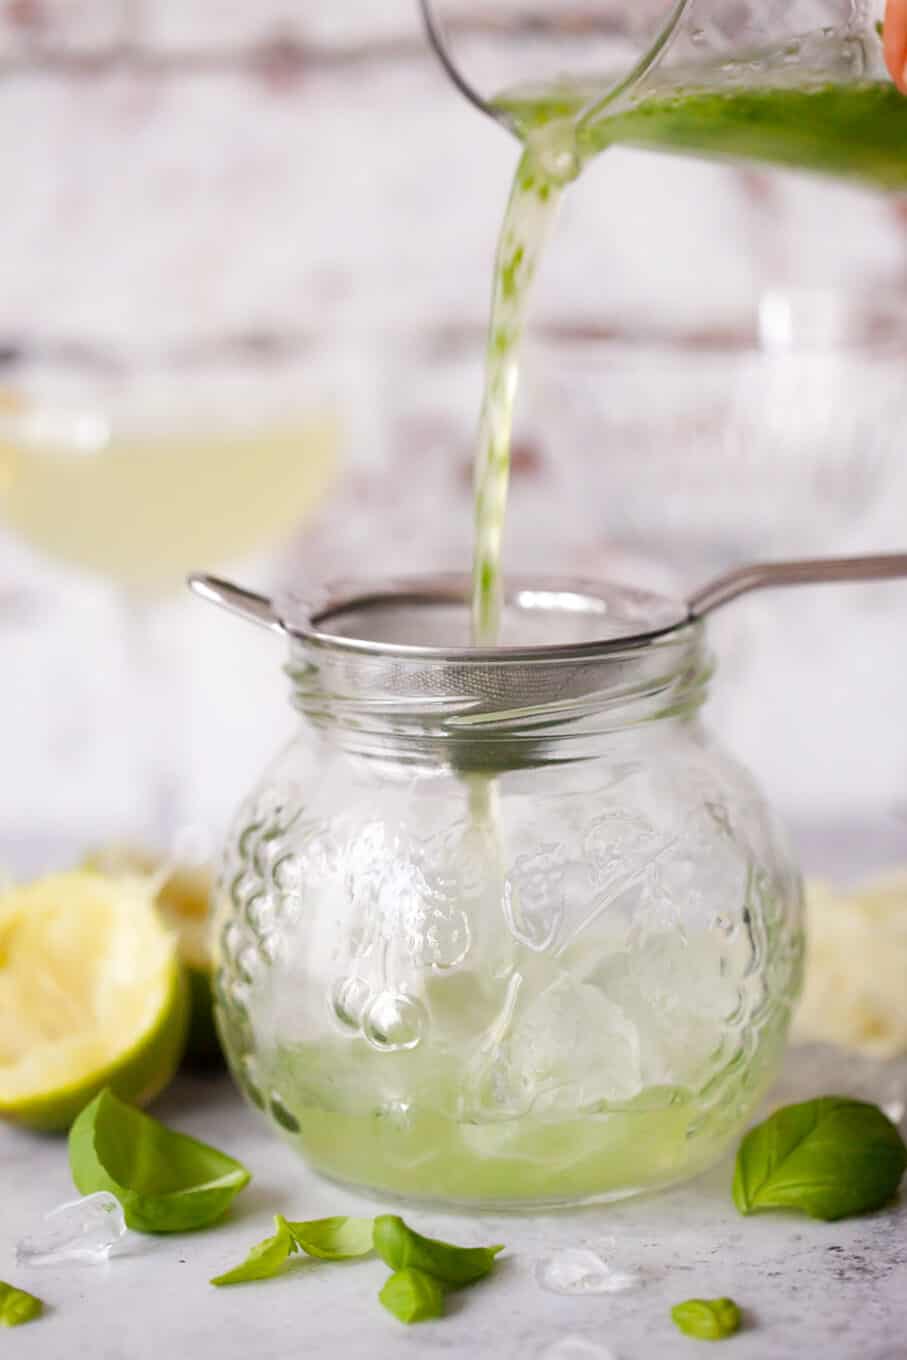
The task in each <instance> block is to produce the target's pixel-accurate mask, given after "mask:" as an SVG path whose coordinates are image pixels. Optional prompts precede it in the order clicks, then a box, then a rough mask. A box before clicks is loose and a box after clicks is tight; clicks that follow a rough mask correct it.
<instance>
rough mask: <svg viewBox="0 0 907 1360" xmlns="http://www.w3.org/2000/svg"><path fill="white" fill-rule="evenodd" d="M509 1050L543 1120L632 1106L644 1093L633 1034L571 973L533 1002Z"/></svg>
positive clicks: (616, 1010)
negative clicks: (549, 1116) (620, 1104)
mask: <svg viewBox="0 0 907 1360" xmlns="http://www.w3.org/2000/svg"><path fill="white" fill-rule="evenodd" d="M506 1049H507V1056H508V1059H509V1065H510V1067H511V1068H512V1069H513V1070H514V1071H515V1072H517V1073H519V1074H520V1076H521V1079H522V1083H523V1085H524V1087H525V1089H526V1090H527V1091H528V1092H530V1093H531V1105H532V1108H533V1109H535V1110H537V1111H538V1112H540V1113H541V1112H551V1111H556V1112H558V1113H575V1112H577V1111H579V1110H582V1109H589V1108H592V1107H595V1106H597V1105H600V1104H603V1103H608V1102H612V1101H613V1102H617V1101H623V1100H629V1099H631V1098H632V1097H633V1096H635V1095H637V1094H638V1093H639V1091H640V1089H641V1086H642V1080H641V1071H640V1060H639V1039H638V1036H637V1033H636V1030H635V1028H634V1026H633V1025H632V1024H631V1023H630V1022H629V1021H628V1019H627V1017H626V1015H625V1014H624V1012H623V1010H622V1009H621V1007H620V1006H618V1005H615V1004H614V1003H613V1002H612V1001H611V1000H609V998H608V997H606V996H605V994H604V993H603V992H602V991H601V990H600V989H599V988H598V987H593V986H589V985H588V984H587V983H582V982H577V981H576V979H575V978H573V977H571V976H570V974H568V973H564V972H562V973H561V974H560V975H559V976H558V977H557V978H556V979H555V980H554V981H553V982H552V983H551V984H550V985H549V986H548V987H546V988H545V990H544V991H542V992H541V993H539V995H538V996H536V997H535V998H534V999H533V1000H532V1001H531V1002H530V1004H529V1005H528V1006H527V1008H526V1010H525V1011H524V1013H523V1015H522V1017H521V1018H519V1019H518V1020H517V1021H516V1022H515V1024H514V1027H513V1032H512V1035H511V1036H510V1038H509V1040H508V1041H507V1044H506Z"/></svg>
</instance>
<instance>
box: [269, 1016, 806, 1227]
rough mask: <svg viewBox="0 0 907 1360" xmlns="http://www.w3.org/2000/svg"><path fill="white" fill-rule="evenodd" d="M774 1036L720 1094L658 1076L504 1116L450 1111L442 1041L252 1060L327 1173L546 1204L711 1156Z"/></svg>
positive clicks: (733, 1126) (452, 1101) (449, 1197)
mask: <svg viewBox="0 0 907 1360" xmlns="http://www.w3.org/2000/svg"><path fill="white" fill-rule="evenodd" d="M782 1042H783V1038H782V1029H781V1026H780V1025H778V1024H777V1023H775V1024H773V1025H772V1026H770V1027H769V1028H768V1029H767V1030H766V1031H765V1033H764V1034H763V1035H762V1036H761V1042H760V1045H759V1048H758V1051H757V1052H756V1054H755V1056H749V1055H748V1056H747V1058H746V1060H745V1061H742V1060H741V1061H739V1062H738V1063H737V1064H736V1065H735V1064H734V1063H731V1064H730V1066H729V1067H728V1069H726V1070H725V1071H724V1072H723V1073H722V1075H721V1079H720V1086H721V1089H720V1098H716V1094H717V1093H716V1091H711V1092H704V1093H698V1094H697V1093H695V1092H693V1091H691V1090H689V1089H685V1088H683V1087H661V1086H656V1087H650V1088H648V1089H644V1090H642V1091H641V1092H639V1093H638V1094H637V1095H636V1096H634V1097H632V1098H630V1099H627V1100H626V1101H624V1102H622V1103H620V1104H618V1105H615V1107H614V1108H613V1109H609V1108H607V1107H606V1105H605V1104H600V1105H598V1106H596V1107H594V1108H590V1109H586V1110H576V1111H575V1112H574V1113H572V1114H571V1113H570V1112H569V1110H568V1106H569V1100H568V1099H564V1100H563V1101H560V1102H558V1101H555V1108H549V1109H548V1110H546V1111H536V1110H529V1111H527V1112H526V1113H524V1114H522V1115H520V1116H515V1117H510V1118H504V1117H497V1118H495V1117H492V1116H491V1115H490V1114H489V1117H487V1118H482V1117H481V1116H478V1115H476V1114H475V1113H470V1114H469V1115H468V1117H464V1114H461V1115H460V1117H458V1116H457V1113H456V1107H457V1105H458V1103H459V1104H462V1093H463V1091H464V1089H467V1088H468V1085H469V1075H468V1073H467V1072H465V1071H464V1064H465V1061H466V1059H465V1058H464V1057H459V1058H456V1057H454V1056H453V1055H449V1054H444V1053H439V1052H438V1051H437V1050H434V1051H432V1052H431V1053H429V1052H428V1051H425V1050H423V1051H420V1050H414V1051H413V1052H411V1053H400V1054H387V1053H385V1054H379V1053H376V1052H374V1051H373V1050H371V1049H370V1048H369V1047H368V1045H367V1044H366V1043H365V1042H364V1041H363V1040H362V1039H357V1040H353V1041H352V1042H348V1041H345V1040H334V1041H326V1042H323V1043H312V1044H305V1045H299V1046H284V1047H281V1048H277V1049H275V1050H274V1051H272V1052H271V1053H268V1052H260V1053H259V1054H258V1057H257V1062H256V1066H257V1068H258V1070H259V1072H260V1073H261V1074H262V1076H263V1077H264V1079H265V1081H266V1082H267V1083H268V1084H269V1085H273V1086H275V1087H276V1088H277V1089H278V1090H279V1091H280V1093H281V1096H280V1109H279V1110H278V1111H275V1112H273V1113H274V1115H275V1118H276V1121H277V1123H278V1125H279V1127H280V1131H281V1133H282V1134H283V1136H284V1137H285V1138H287V1139H288V1140H289V1141H290V1142H291V1143H293V1144H294V1145H295V1146H296V1147H297V1148H298V1150H299V1152H300V1153H301V1154H302V1156H303V1157H304V1158H305V1160H306V1161H307V1162H308V1163H309V1164H310V1165H311V1166H312V1167H313V1168H314V1169H315V1170H317V1171H319V1172H320V1173H321V1174H322V1175H325V1176H328V1177H330V1178H331V1179H333V1180H337V1181H342V1182H344V1183H347V1184H350V1185H355V1186H359V1187H364V1188H366V1189H372V1190H374V1191H378V1192H383V1193H386V1194H392V1195H399V1196H401V1197H405V1198H416V1199H423V1200H428V1201H438V1202H445V1203H449V1204H462V1205H479V1204H481V1205H485V1206H495V1205H497V1206H501V1207H506V1206H507V1205H508V1204H513V1205H516V1204H519V1205H521V1206H526V1205H529V1204H535V1205H539V1206H542V1205H553V1204H558V1203H567V1202H571V1201H582V1200H593V1199H598V1200H608V1199H618V1198H622V1197H624V1196H627V1195H630V1194H634V1193H637V1192H639V1191H641V1190H646V1189H655V1188H657V1187H660V1186H665V1185H669V1184H671V1183H672V1182H674V1181H678V1180H684V1179H687V1178H689V1177H690V1176H693V1175H696V1174H697V1173H699V1172H701V1171H703V1170H705V1169H706V1168H707V1167H709V1166H711V1165H713V1164H714V1163H715V1162H716V1161H717V1160H718V1159H719V1158H720V1157H721V1156H722V1154H723V1153H724V1151H725V1150H726V1148H727V1145H728V1142H729V1140H730V1139H731V1138H732V1137H733V1135H734V1134H735V1133H737V1132H738V1131H739V1129H740V1126H741V1124H742V1123H743V1121H744V1119H745V1118H746V1116H747V1114H748V1112H749V1111H750V1110H751V1109H752V1106H753V1104H754V1103H755V1101H756V1100H757V1099H758V1097H759V1095H760V1094H761V1092H762V1090H763V1089H764V1087H765V1086H766V1085H767V1084H768V1081H769V1080H770V1078H771V1077H772V1076H773V1075H774V1071H775V1067H776V1063H777V1060H778V1056H779V1054H780V1050H781V1046H782ZM565 1056H566V1055H565ZM735 1066H736V1068H737V1070H736V1071H735ZM542 1103H543V1104H544V1101H543V1102H542ZM558 1105H559V1106H560V1107H561V1108H560V1109H559V1108H557V1106H558Z"/></svg>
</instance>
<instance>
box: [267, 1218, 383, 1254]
mask: <svg viewBox="0 0 907 1360" xmlns="http://www.w3.org/2000/svg"><path fill="white" fill-rule="evenodd" d="M287 1227H288V1228H289V1230H290V1232H291V1233H292V1236H293V1241H294V1243H295V1244H296V1246H297V1247H300V1248H301V1249H302V1250H303V1251H304V1252H305V1253H306V1254H307V1255H308V1256H317V1257H318V1258H319V1259H320V1260H322V1261H350V1260H352V1259H353V1257H354V1256H367V1255H368V1253H369V1252H370V1251H372V1250H373V1247H374V1243H373V1241H372V1233H373V1230H374V1223H373V1220H372V1219H370V1218H313V1219H312V1220H311V1221H310V1222H308V1223H289V1224H287Z"/></svg>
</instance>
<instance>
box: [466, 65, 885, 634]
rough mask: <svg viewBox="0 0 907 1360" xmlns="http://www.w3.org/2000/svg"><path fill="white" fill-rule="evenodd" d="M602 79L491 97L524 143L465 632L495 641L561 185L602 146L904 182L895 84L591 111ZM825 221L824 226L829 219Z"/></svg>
mask: <svg viewBox="0 0 907 1360" xmlns="http://www.w3.org/2000/svg"><path fill="white" fill-rule="evenodd" d="M606 88H607V87H606V86H595V85H582V84H570V83H561V84H559V85H553V86H550V87H547V88H527V89H523V90H519V89H518V90H516V91H513V92H511V93H507V94H504V95H502V96H500V97H499V99H498V100H497V101H496V103H497V105H498V107H499V108H501V109H502V110H506V111H507V113H508V114H509V115H510V116H511V119H512V122H513V125H514V128H515V130H516V131H517V132H518V134H519V136H520V137H521V139H522V140H523V142H524V151H523V156H522V159H521V161H520V165H519V168H518V170H517V174H516V179H515V181H514V186H513V190H512V192H511V197H510V202H509V205H508V208H507V214H506V217H505V220H504V226H503V229H502V231H501V236H500V241H499V245H498V253H497V260H496V264H495V275H494V286H493V292H492V309H491V324H490V327H489V339H488V356H487V361H486V377H485V393H484V398H483V402H482V416H481V422H480V433H479V444H478V453H477V458H476V487H475V549H474V559H473V608H472V617H473V637H474V640H475V641H476V642H477V643H479V644H492V643H494V641H495V639H496V636H497V631H498V625H499V620H500V612H501V599H502V575H501V548H502V541H503V532H504V518H505V510H506V503H507V487H508V479H509V471H510V432H511V426H512V421H513V408H514V402H515V399H516V390H517V379H518V372H519V350H520V344H521V340H522V335H523V330H524V327H525V322H526V314H527V310H528V303H529V294H530V292H531V288H532V282H533V279H534V277H535V274H536V271H537V268H538V264H539V258H540V255H541V253H542V250H543V247H544V243H545V240H546V238H547V236H548V233H549V231H550V228H551V225H552V223H553V220H554V217H555V214H556V212H557V207H558V202H559V199H560V196H561V193H562V192H563V187H564V185H565V184H566V183H567V182H568V181H569V180H571V179H573V178H575V177H576V176H577V175H578V174H579V173H580V171H581V169H582V167H583V166H584V165H585V164H586V163H587V162H588V161H589V160H591V159H592V158H593V157H595V156H597V155H599V154H600V153H601V152H602V151H604V150H605V149H606V148H607V147H610V146H617V145H625V146H635V147H647V148H651V149H655V150H660V151H675V152H684V153H688V154H691V155H696V156H706V157H725V158H729V159H734V160H749V161H757V162H766V163H769V164H772V165H779V166H790V167H793V168H798V169H803V170H809V171H814V172H819V173H824V174H830V175H835V176H839V177H841V178H845V179H852V180H857V181H859V182H862V183H864V184H867V185H869V186H871V187H873V188H877V189H888V190H907V99H905V98H904V97H903V96H902V95H900V94H899V93H898V92H897V91H896V90H895V88H894V86H893V85H890V84H887V83H885V84H883V83H879V82H867V83H865V84H851V85H838V84H825V85H822V84H819V85H816V86H814V87H812V88H799V87H790V86H782V87H772V86H764V87H763V86H758V85H756V86H749V87H734V88H729V89H713V88H711V87H710V86H709V87H707V88H703V87H698V86H692V87H678V86H677V85H676V84H675V85H672V86H671V87H669V88H667V89H662V90H661V91H659V89H658V88H657V87H655V86H653V88H652V89H651V91H650V92H649V93H648V94H646V95H644V96H643V97H641V98H639V99H637V100H635V101H634V102H632V103H629V104H627V103H626V102H624V103H621V104H616V105H615V106H614V109H613V111H611V110H609V109H608V108H607V107H604V108H602V109H601V111H600V112H599V113H598V114H597V115H596V116H590V117H588V118H583V116H582V115H583V111H584V110H588V109H591V108H594V107H595V105H596V102H597V101H598V100H599V99H600V98H601V96H602V94H603V91H604V90H605V89H606ZM829 230H833V226H832V225H831V224H830V226H829Z"/></svg>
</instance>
